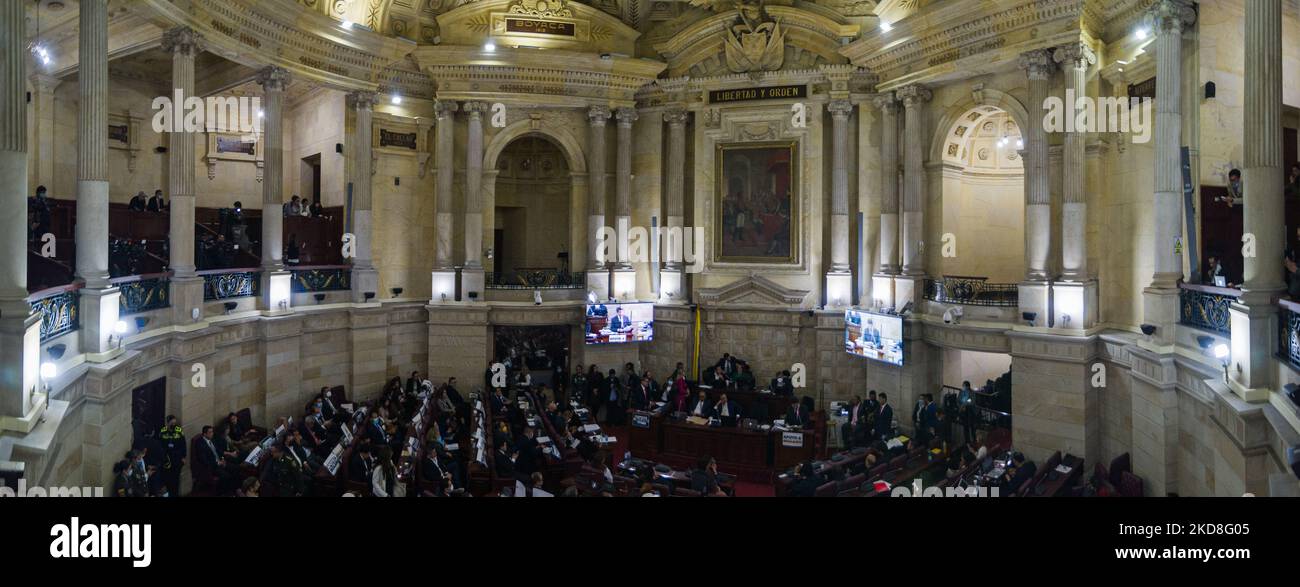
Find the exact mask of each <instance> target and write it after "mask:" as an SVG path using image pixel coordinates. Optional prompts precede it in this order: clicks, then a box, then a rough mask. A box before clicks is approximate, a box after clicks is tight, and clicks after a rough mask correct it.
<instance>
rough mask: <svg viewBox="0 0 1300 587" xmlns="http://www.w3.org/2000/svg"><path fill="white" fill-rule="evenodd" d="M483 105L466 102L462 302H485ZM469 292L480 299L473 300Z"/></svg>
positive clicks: (481, 103) (485, 108) (484, 104)
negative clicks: (466, 131) (467, 127)
mask: <svg viewBox="0 0 1300 587" xmlns="http://www.w3.org/2000/svg"><path fill="white" fill-rule="evenodd" d="M488 108H489V107H488V105H487V104H486V103H484V102H466V103H465V104H464V106H463V107H462V109H463V110H464V111H465V113H466V114H468V115H469V116H468V117H467V118H468V123H469V129H468V130H469V133H468V134H467V136H466V138H465V267H464V269H462V270H461V272H460V290H461V296H460V299H461V300H462V301H483V288H484V286H485V280H484V274H483V113H484V112H487V111H488ZM470 292H474V294H475V296H477V298H476V300H471V299H470V296H469V294H470Z"/></svg>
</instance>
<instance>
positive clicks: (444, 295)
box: [429, 269, 456, 304]
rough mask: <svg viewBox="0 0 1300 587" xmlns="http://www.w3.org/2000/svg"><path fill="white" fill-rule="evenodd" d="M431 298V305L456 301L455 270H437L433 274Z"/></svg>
mask: <svg viewBox="0 0 1300 587" xmlns="http://www.w3.org/2000/svg"><path fill="white" fill-rule="evenodd" d="M430 291H432V292H433V297H432V298H431V299H430V300H429V303H431V304H445V303H451V302H454V301H456V270H455V269H438V270H435V271H434V272H433V289H432V290H430Z"/></svg>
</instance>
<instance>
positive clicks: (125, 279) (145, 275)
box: [108, 271, 173, 285]
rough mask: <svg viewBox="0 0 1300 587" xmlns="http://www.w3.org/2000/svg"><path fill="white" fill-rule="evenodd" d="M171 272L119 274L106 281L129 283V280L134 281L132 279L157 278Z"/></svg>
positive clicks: (169, 274)
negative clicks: (119, 275)
mask: <svg viewBox="0 0 1300 587" xmlns="http://www.w3.org/2000/svg"><path fill="white" fill-rule="evenodd" d="M172 274H173V272H171V271H163V272H160V273H141V274H139V275H123V276H121V277H114V278H112V279H110V280H108V282H109V283H111V284H113V285H117V284H120V283H131V282H134V281H144V280H146V279H158V278H160V277H171V276H172Z"/></svg>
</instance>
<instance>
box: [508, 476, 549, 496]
mask: <svg viewBox="0 0 1300 587" xmlns="http://www.w3.org/2000/svg"><path fill="white" fill-rule="evenodd" d="M524 481H525V480H524V479H520V480H517V481H515V494H514V495H515V497H555V496H554V495H551V494H550V493H549V492H547V491H545V490H543V489H542V482H543V479H542V474H541V473H533V474H532V475H529V476H528V479H527V481H528V482H527V483H524Z"/></svg>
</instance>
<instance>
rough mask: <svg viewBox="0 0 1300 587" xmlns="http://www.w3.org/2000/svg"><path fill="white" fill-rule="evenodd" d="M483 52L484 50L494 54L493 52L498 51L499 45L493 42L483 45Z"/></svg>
mask: <svg viewBox="0 0 1300 587" xmlns="http://www.w3.org/2000/svg"><path fill="white" fill-rule="evenodd" d="M483 50H484V51H487V52H488V53H491V52H493V51H496V50H497V44H496V43H493V42H492V41H488V42H486V43H483Z"/></svg>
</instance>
